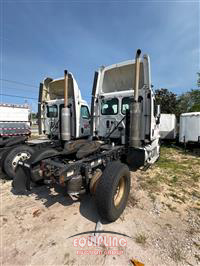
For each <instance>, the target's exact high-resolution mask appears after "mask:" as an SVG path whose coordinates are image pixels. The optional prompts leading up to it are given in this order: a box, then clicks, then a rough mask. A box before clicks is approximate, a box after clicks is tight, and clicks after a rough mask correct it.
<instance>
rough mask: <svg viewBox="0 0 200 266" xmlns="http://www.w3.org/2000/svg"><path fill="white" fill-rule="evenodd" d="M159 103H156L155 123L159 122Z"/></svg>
mask: <svg viewBox="0 0 200 266" xmlns="http://www.w3.org/2000/svg"><path fill="white" fill-rule="evenodd" d="M160 113H161V111H160V105H156V124H157V125H159V124H160Z"/></svg>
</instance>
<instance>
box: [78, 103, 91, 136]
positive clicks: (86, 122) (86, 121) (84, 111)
mask: <svg viewBox="0 0 200 266" xmlns="http://www.w3.org/2000/svg"><path fill="white" fill-rule="evenodd" d="M89 135H90V112H89V109H88V106H87V105H81V108H80V128H79V136H80V137H86V136H89Z"/></svg>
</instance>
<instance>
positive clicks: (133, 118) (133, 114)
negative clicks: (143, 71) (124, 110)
mask: <svg viewBox="0 0 200 266" xmlns="http://www.w3.org/2000/svg"><path fill="white" fill-rule="evenodd" d="M140 55H141V50H140V49H138V50H137V53H136V57H135V75H134V84H133V88H134V99H133V101H132V102H131V104H130V132H129V147H130V148H140V147H141V139H140V127H141V126H140V125H141V103H140V102H139V101H138V99H139V81H140Z"/></svg>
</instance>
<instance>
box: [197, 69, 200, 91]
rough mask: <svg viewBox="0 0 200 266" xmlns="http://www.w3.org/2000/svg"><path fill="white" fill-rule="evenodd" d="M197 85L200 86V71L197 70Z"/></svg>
mask: <svg viewBox="0 0 200 266" xmlns="http://www.w3.org/2000/svg"><path fill="white" fill-rule="evenodd" d="M197 87H198V88H200V72H197Z"/></svg>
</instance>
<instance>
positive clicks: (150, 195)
mask: <svg viewBox="0 0 200 266" xmlns="http://www.w3.org/2000/svg"><path fill="white" fill-rule="evenodd" d="M148 195H149V197H150V199H151V200H152V202H153V203H154V202H155V201H156V196H155V195H154V194H153V193H151V192H149V194H148Z"/></svg>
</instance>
